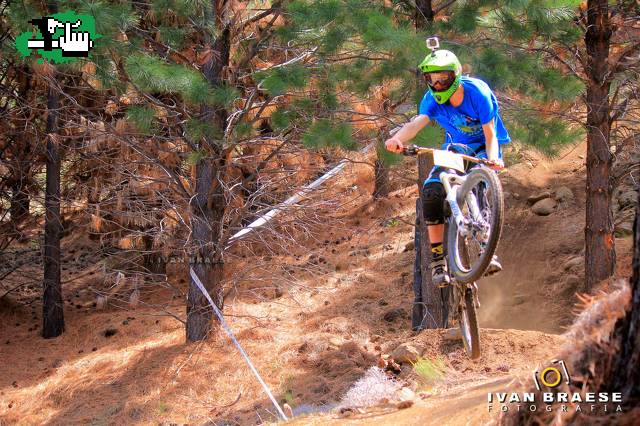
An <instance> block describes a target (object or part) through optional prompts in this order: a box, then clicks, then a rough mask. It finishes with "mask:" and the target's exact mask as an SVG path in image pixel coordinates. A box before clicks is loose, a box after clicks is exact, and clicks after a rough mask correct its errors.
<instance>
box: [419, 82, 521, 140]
mask: <svg viewBox="0 0 640 426" xmlns="http://www.w3.org/2000/svg"><path fill="white" fill-rule="evenodd" d="M461 80H462V81H461V83H460V84H461V85H462V86H463V88H464V97H463V99H462V103H461V104H460V105H459V106H457V107H454V106H452V105H451V102H445V103H444V104H438V103H437V102H436V100H435V99H434V98H433V95H432V94H431V92H429V91H428V92H427V93H425V95H424V97H423V98H422V101H421V102H420V109H419V110H418V113H419V114H422V115H426V116H428V117H429V119H430V120H435V121H437V122H438V124H440V126H442V128H444V130H445V131H446V133H447V137H446V139H447V140H446V141H445V144H446V143H450V142H455V143H460V144H465V145H471V146H474V147H479V146H482V145H484V144H485V140H484V133H483V131H482V125H483V124H487V123H488V122H490V121H491V120H494V124H495V128H496V137H497V139H498V143H499V144H500V145H502V144H505V143H509V141H511V138H510V137H509V133H507V129H505V127H504V124H503V123H502V118H501V117H500V114H499V112H498V100H497V99H496V96H495V95H494V94H493V92H492V91H491V89H490V88H489V86H488V85H487V83H485V82H484V81H482V80H479V79H477V78H473V77H465V76H463V77H462V78H461Z"/></svg>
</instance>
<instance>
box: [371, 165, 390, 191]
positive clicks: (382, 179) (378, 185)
mask: <svg viewBox="0 0 640 426" xmlns="http://www.w3.org/2000/svg"><path fill="white" fill-rule="evenodd" d="M374 173H375V188H374V190H373V198H386V197H388V196H389V168H388V167H387V166H385V165H384V164H383V163H382V161H381V160H376V163H375V167H374Z"/></svg>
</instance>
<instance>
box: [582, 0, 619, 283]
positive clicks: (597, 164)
mask: <svg viewBox="0 0 640 426" xmlns="http://www.w3.org/2000/svg"><path fill="white" fill-rule="evenodd" d="M587 7H588V11H587V22H588V29H587V32H586V34H585V44H586V47H587V53H588V69H587V75H588V77H589V81H588V86H587V110H588V113H587V186H586V192H587V202H586V226H585V244H586V248H585V278H586V290H587V291H592V290H593V288H594V285H595V284H597V283H598V282H599V281H601V280H603V279H606V278H608V277H610V276H611V275H612V274H613V272H614V266H615V247H614V234H613V231H614V227H613V215H612V212H611V192H612V189H611V179H610V173H611V164H612V155H611V151H610V148H609V134H610V107H609V86H610V78H611V77H610V75H609V64H608V59H609V45H610V39H611V24H610V22H609V8H608V1H607V0H589V1H588V4H587Z"/></svg>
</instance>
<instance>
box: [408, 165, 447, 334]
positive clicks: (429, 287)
mask: <svg viewBox="0 0 640 426" xmlns="http://www.w3.org/2000/svg"><path fill="white" fill-rule="evenodd" d="M431 167H433V161H432V158H431V156H429V155H419V156H418V194H420V198H419V199H418V205H417V206H416V207H417V208H416V216H419V217H416V225H417V226H418V227H419V228H418V230H417V232H419V234H420V238H419V241H416V256H419V260H420V281H421V284H418V283H417V282H414V288H415V289H418V288H419V289H420V294H419V295H417V294H416V300H417V299H418V298H420V299H421V302H422V306H423V308H424V309H426V311H425V312H423V314H422V315H423V320H422V325H421V327H422V328H438V327H442V326H443V325H444V318H443V312H442V295H441V291H440V289H439V288H437V287H435V286H434V285H433V283H432V282H431V268H430V264H431V242H430V241H429V233H428V232H427V226H426V224H425V221H424V217H421V216H422V184H423V182H424V181H425V180H426V179H427V177H428V176H429V171H430V170H431ZM418 243H420V248H419V249H418ZM416 261H417V259H416ZM416 269H417V265H416ZM415 279H416V277H415V272H414V280H415Z"/></svg>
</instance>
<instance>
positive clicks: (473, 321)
mask: <svg viewBox="0 0 640 426" xmlns="http://www.w3.org/2000/svg"><path fill="white" fill-rule="evenodd" d="M473 292H474V290H472V289H470V288H466V289H465V290H464V301H463V303H462V304H461V305H460V307H459V321H460V323H459V325H460V333H461V334H462V343H463V344H464V348H465V350H466V351H467V354H468V355H469V358H471V359H476V358H478V357H480V328H479V326H478V315H477V312H476V304H475V297H474V294H473Z"/></svg>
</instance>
